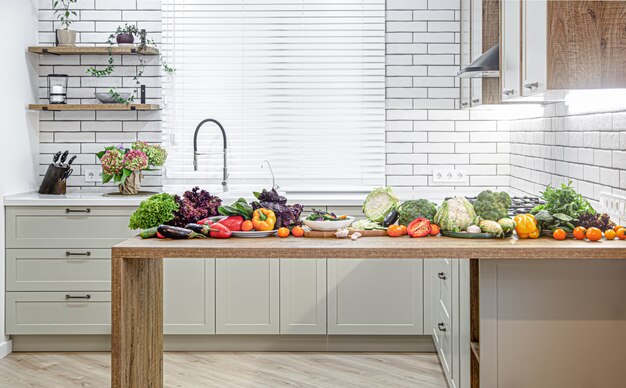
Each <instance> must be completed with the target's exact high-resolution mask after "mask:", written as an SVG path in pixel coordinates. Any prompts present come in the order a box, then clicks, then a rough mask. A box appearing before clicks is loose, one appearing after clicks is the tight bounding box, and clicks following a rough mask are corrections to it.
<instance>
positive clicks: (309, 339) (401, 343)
mask: <svg viewBox="0 0 626 388" xmlns="http://www.w3.org/2000/svg"><path fill="white" fill-rule="evenodd" d="M12 339H13V351H14V352H107V351H109V350H110V349H111V338H110V336H108V335H16V336H12ZM163 347H164V349H165V351H171V352H174V351H176V352H406V353H411V352H414V353H434V352H435V346H434V343H433V340H432V336H429V335H415V336H408V335H384V336H367V335H329V336H326V335H166V336H165V338H164V342H163Z"/></svg>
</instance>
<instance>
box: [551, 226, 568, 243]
mask: <svg viewBox="0 0 626 388" xmlns="http://www.w3.org/2000/svg"><path fill="white" fill-rule="evenodd" d="M552 237H554V239H555V240H565V238H566V237H567V233H565V231H564V230H563V229H561V228H558V229H556V230H555V231H554V232H552Z"/></svg>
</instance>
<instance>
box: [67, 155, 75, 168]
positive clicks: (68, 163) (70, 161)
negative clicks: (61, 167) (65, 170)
mask: <svg viewBox="0 0 626 388" xmlns="http://www.w3.org/2000/svg"><path fill="white" fill-rule="evenodd" d="M75 159H76V155H74V156H72V157H71V158H70V160H69V161H68V162H67V166H68V167H69V166H71V165H72V162H74V160H75Z"/></svg>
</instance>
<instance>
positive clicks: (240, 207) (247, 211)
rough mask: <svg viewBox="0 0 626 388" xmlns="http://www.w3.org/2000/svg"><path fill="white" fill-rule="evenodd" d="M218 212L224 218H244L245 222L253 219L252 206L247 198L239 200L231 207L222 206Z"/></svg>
mask: <svg viewBox="0 0 626 388" xmlns="http://www.w3.org/2000/svg"><path fill="white" fill-rule="evenodd" d="M217 212H218V213H219V214H221V215H223V216H242V217H243V219H244V220H251V219H252V206H250V204H249V203H248V201H246V199H245V198H239V199H238V200H237V201H236V202H235V203H233V204H232V205H230V206H220V207H219V208H218V209H217Z"/></svg>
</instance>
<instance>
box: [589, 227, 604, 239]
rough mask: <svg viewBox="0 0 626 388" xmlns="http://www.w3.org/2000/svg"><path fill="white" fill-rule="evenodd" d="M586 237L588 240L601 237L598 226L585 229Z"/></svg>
mask: <svg viewBox="0 0 626 388" xmlns="http://www.w3.org/2000/svg"><path fill="white" fill-rule="evenodd" d="M587 238H588V239H589V241H599V240H600V239H601V238H602V231H601V230H600V229H598V228H589V229H587Z"/></svg>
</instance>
